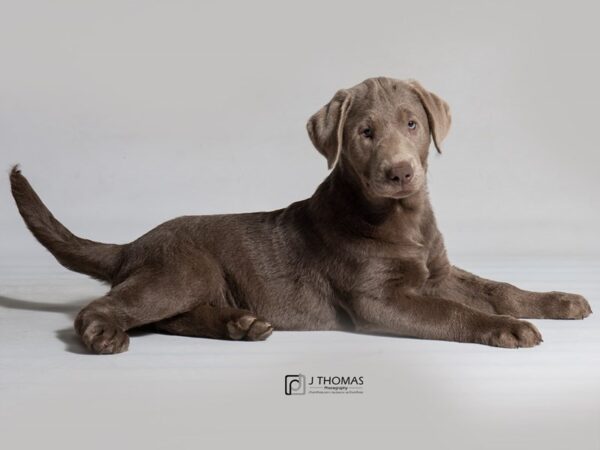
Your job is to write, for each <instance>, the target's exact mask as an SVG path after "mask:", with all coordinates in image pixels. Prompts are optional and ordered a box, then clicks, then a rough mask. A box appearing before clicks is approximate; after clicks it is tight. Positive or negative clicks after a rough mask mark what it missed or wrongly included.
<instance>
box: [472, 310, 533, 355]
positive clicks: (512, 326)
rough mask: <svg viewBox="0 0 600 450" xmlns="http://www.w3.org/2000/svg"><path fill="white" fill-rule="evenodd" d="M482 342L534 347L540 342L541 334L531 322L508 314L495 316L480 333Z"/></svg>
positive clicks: (500, 345)
mask: <svg viewBox="0 0 600 450" xmlns="http://www.w3.org/2000/svg"><path fill="white" fill-rule="evenodd" d="M479 337H480V339H481V343H482V344H486V345H492V346H494V347H504V348H519V347H534V346H536V345H538V344H539V343H540V342H542V340H543V339H542V335H541V333H540V332H539V331H538V329H537V328H536V327H535V326H534V325H533V324H531V323H529V322H526V321H524V320H517V319H514V318H512V317H509V316H497V317H495V318H494V320H493V321H492V322H491V323H490V324H488V325H487V326H486V327H484V328H483V329H482V330H481V333H480V336H479Z"/></svg>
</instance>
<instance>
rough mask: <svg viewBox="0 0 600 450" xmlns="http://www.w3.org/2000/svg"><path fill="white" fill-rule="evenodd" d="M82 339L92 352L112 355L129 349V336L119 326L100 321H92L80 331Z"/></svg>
mask: <svg viewBox="0 0 600 450" xmlns="http://www.w3.org/2000/svg"><path fill="white" fill-rule="evenodd" d="M80 334H81V339H82V340H83V343H84V344H85V346H86V347H87V348H88V349H89V350H90V351H92V352H94V353H98V354H102V355H110V354H113V353H121V352H124V351H127V349H128V348H129V336H128V335H127V333H125V332H124V331H123V330H121V329H120V328H118V327H117V326H115V325H113V324H111V323H109V322H105V321H100V320H94V321H91V322H90V323H89V324H86V326H85V327H82V329H81V330H80Z"/></svg>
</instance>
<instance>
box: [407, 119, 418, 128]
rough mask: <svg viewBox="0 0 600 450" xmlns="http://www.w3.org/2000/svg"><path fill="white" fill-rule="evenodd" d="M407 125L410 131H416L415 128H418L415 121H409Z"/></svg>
mask: <svg viewBox="0 0 600 450" xmlns="http://www.w3.org/2000/svg"><path fill="white" fill-rule="evenodd" d="M407 125H408V129H409V130H414V129H415V128H417V122H415V121H414V120H409V121H408V124H407Z"/></svg>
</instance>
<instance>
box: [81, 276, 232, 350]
mask: <svg viewBox="0 0 600 450" xmlns="http://www.w3.org/2000/svg"><path fill="white" fill-rule="evenodd" d="M224 289H225V281H224V280H223V277H222V276H221V273H220V270H218V268H217V267H216V266H214V265H213V264H209V265H203V266H202V267H198V266H196V267H191V268H188V269H187V270H181V269H180V270H178V271H176V272H175V271H173V272H169V271H168V269H165V268H160V269H155V270H153V269H149V268H146V269H142V270H141V271H140V272H138V273H136V274H134V275H132V276H130V277H129V278H127V279H126V280H125V281H123V282H121V283H119V284H117V285H116V286H114V287H113V288H112V289H111V291H110V292H109V293H108V294H107V295H105V296H104V297H101V298H99V299H98V300H95V301H93V302H92V303H90V304H89V305H87V306H86V307H85V308H83V309H82V310H81V311H80V312H79V314H78V315H77V318H76V319H75V330H76V331H77V333H78V334H79V336H81V338H82V340H83V343H84V344H85V345H86V347H87V348H88V349H89V350H90V351H92V352H94V353H103V354H107V353H119V352H123V351H125V350H127V348H128V344H129V337H128V336H127V330H130V329H132V328H136V327H140V326H142V325H147V324H150V323H154V322H158V321H160V320H162V319H165V318H168V317H173V316H176V315H177V314H181V313H183V312H186V311H191V310H192V309H194V307H196V306H197V305H198V304H199V303H201V302H206V301H207V300H208V299H218V298H220V297H222V296H223V292H224Z"/></svg>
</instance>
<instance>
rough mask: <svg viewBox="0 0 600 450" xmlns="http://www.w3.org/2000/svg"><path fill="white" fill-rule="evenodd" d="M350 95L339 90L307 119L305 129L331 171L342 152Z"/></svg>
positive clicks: (348, 92)
mask: <svg viewBox="0 0 600 450" xmlns="http://www.w3.org/2000/svg"><path fill="white" fill-rule="evenodd" d="M351 103H352V95H351V94H350V91H348V90H346V89H341V90H339V91H337V92H336V94H335V95H334V96H333V98H332V99H331V101H330V102H329V103H327V104H326V105H325V106H323V107H322V108H321V109H320V110H319V111H317V112H316V113H315V114H313V116H312V117H311V118H310V119H308V123H307V124H306V129H307V130H308V135H309V136H310V140H311V141H312V143H313V145H314V146H315V148H316V149H317V150H319V152H320V153H321V154H322V155H323V156H325V158H327V166H328V167H329V168H330V169H331V168H332V167H334V166H335V164H336V163H337V161H338V159H339V157H340V152H341V151H342V138H343V136H344V124H345V123H346V117H348V111H349V110H350V104H351Z"/></svg>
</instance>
